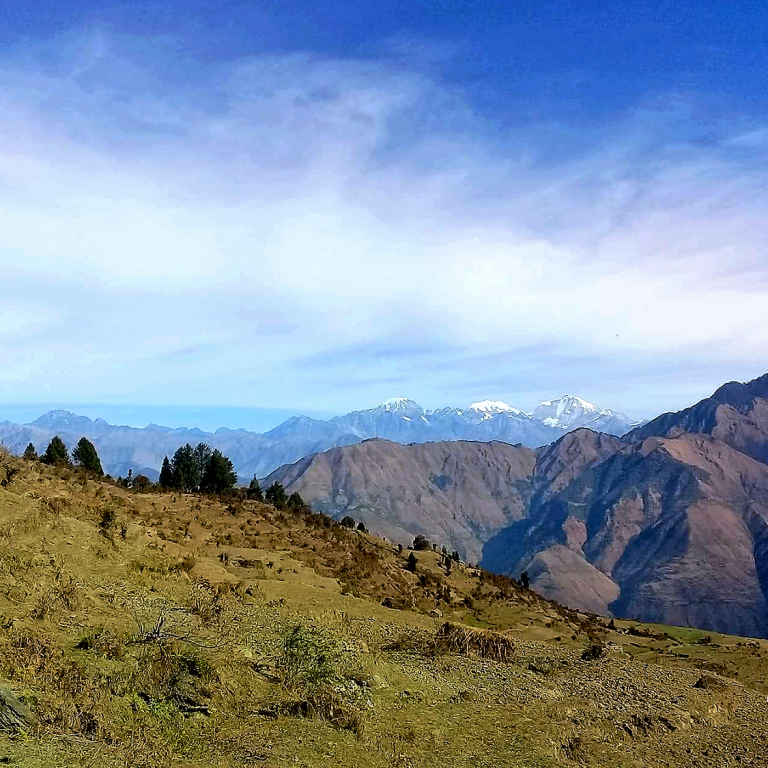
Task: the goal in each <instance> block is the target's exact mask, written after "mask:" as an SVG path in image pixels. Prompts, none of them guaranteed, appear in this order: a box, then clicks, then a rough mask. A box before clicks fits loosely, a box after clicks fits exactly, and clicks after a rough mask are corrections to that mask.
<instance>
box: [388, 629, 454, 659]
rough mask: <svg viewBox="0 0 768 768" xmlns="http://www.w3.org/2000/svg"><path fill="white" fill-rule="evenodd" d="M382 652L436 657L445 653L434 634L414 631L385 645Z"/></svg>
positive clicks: (401, 635) (398, 636) (404, 633)
mask: <svg viewBox="0 0 768 768" xmlns="http://www.w3.org/2000/svg"><path fill="white" fill-rule="evenodd" d="M382 650H383V651H404V652H406V653H416V654H419V655H421V656H436V655H439V654H440V653H442V652H443V651H444V647H443V645H442V644H441V643H439V642H438V638H437V636H436V635H435V634H434V633H432V632H424V631H423V630H420V629H413V630H409V631H408V632H402V633H400V634H399V635H397V636H396V637H395V638H394V639H393V640H390V641H389V642H387V643H385V644H384V645H383V646H382Z"/></svg>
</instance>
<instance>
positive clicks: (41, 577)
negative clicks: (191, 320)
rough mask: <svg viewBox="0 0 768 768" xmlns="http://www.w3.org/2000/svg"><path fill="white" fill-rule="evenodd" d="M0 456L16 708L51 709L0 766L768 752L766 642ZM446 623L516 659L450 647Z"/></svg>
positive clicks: (337, 531)
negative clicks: (442, 630)
mask: <svg viewBox="0 0 768 768" xmlns="http://www.w3.org/2000/svg"><path fill="white" fill-rule="evenodd" d="M0 464H1V465H2V468H3V469H2V473H0V628H1V629H0V677H2V680H1V681H0V693H2V697H0V702H1V701H6V702H8V701H15V702H16V703H17V704H19V705H20V706H21V707H23V706H24V705H26V706H27V707H28V708H29V709H30V710H31V712H32V716H33V717H34V721H33V722H31V723H30V724H29V726H28V727H27V728H26V729H24V730H23V731H22V732H19V731H18V730H17V731H15V732H14V731H6V732H5V733H4V734H3V735H2V736H0V761H2V762H3V763H6V764H12V765H19V766H30V767H32V766H83V765H91V766H147V768H154V767H155V766H174V767H176V766H177V767H178V768H181V767H182V766H184V767H186V768H189V767H190V766H209V765H212V764H215V765H221V766H246V765H247V766H252V765H266V766H307V768H309V766H323V765H328V766H350V767H352V766H373V767H374V768H376V767H378V766H380V767H381V768H384V767H385V766H387V768H389V767H390V766H402V767H403V768H407V767H412V768H419V767H421V766H425V767H426V766H445V765H452V766H467V767H469V766H488V768H490V767H491V766H494V767H497V766H531V767H533V766H538V767H542V768H543V767H550V766H551V767H554V766H577V765H581V766H605V767H606V768H609V767H610V768H622V767H624V766H626V767H627V768H629V767H630V766H632V768H641V767H642V766H659V765H675V766H679V767H683V768H685V767H686V766H697V767H698V766H706V765H711V766H731V765H732V766H736V765H739V766H762V765H764V754H765V750H766V748H767V747H768V729H766V726H765V711H766V704H765V696H766V692H768V689H767V688H766V679H768V675H766V672H768V643H766V642H764V641H751V640H742V639H740V638H735V637H726V636H721V635H713V634H710V635H706V634H705V633H703V632H699V631H693V630H686V629H675V628H672V627H654V626H644V625H639V624H635V623H629V622H620V621H617V622H615V623H613V624H609V622H608V620H607V619H601V618H599V617H596V616H589V615H586V614H577V613H575V612H573V611H569V610H567V609H564V608H562V607H560V606H558V605H556V604H554V603H552V602H549V601H546V600H543V599H541V598H539V597H538V596H536V595H535V594H534V593H532V592H529V591H527V590H524V589H522V588H521V587H520V586H519V585H517V584H516V583H515V582H512V581H510V580H505V579H503V578H502V577H495V576H493V575H492V574H488V573H484V572H482V571H480V570H478V569H476V568H472V567H469V566H466V565H465V564H462V563H455V564H452V565H451V566H450V567H449V566H446V565H445V560H444V558H443V557H442V555H441V554H440V553H439V552H436V551H419V552H416V553H415V555H416V556H417V564H416V567H415V572H414V573H412V572H410V571H409V570H408V569H407V568H406V555H407V554H408V552H407V551H405V552H402V553H400V552H399V551H398V548H397V547H394V546H393V545H391V544H390V543H389V542H386V541H383V540H381V539H378V538H376V537H374V536H370V535H368V534H365V533H362V532H359V531H351V530H348V529H344V528H342V527H340V526H338V525H335V524H333V523H332V522H331V521H330V520H328V519H327V518H324V517H322V516H318V515H314V514H312V513H309V512H306V511H304V512H295V513H288V512H287V511H280V510H277V509H275V508H273V507H270V506H268V505H264V504H260V503H258V502H249V501H244V500H242V499H238V498H230V499H222V500H218V499H214V498H207V497H200V496H180V495H173V494H149V493H146V494H138V493H133V492H130V491H128V490H126V489H124V488H118V487H115V486H114V485H110V484H102V483H99V482H96V481H94V480H92V479H89V478H87V477H85V476H83V475H78V474H74V473H72V472H70V471H69V470H51V469H48V468H44V467H41V466H39V465H37V464H26V463H23V462H20V461H18V460H11V459H3V460H2V461H0ZM430 612H432V615H430ZM441 614H442V615H441ZM448 619H450V620H451V621H454V622H458V626H465V627H468V628H471V627H473V626H474V627H477V626H480V627H488V628H495V629H497V630H501V631H502V632H505V633H506V634H505V635H503V637H505V638H507V640H505V642H509V639H511V643H512V648H513V653H512V656H511V658H510V659H509V660H508V661H507V662H506V663H504V662H501V661H495V660H493V659H492V658H482V657H479V656H477V655H475V653H473V652H471V651H470V652H468V653H460V652H457V651H456V650H452V649H448V648H442V647H441V646H440V645H439V644H438V642H437V641H436V638H437V632H436V630H437V629H438V628H439V627H440V626H441V623H442V622H444V621H445V620H448ZM297 625H301V627H303V629H302V630H301V632H303V633H304V634H301V633H300V634H299V635H298V636H299V637H301V638H303V640H302V642H301V643H299V644H295V645H293V646H291V645H289V644H288V640H289V639H290V638H291V637H296V635H295V628H296V626H297ZM468 631H471V630H468ZM313 638H314V640H313ZM313 642H316V643H319V644H320V646H321V647H322V650H323V654H325V658H326V660H327V659H331V658H332V659H333V664H325V661H323V662H322V663H320V662H318V659H319V657H317V656H312V654H311V651H312V648H313V645H312V643H313ZM286 649H289V650H286ZM290 649H292V650H290ZM585 650H589V652H588V653H586V654H585ZM289 651H290V652H289ZM582 656H586V657H585V658H582ZM307 659H312V660H314V661H315V662H317V663H316V665H315V667H313V669H317V668H319V667H322V666H323V665H325V666H328V667H329V669H328V674H327V676H326V677H325V678H324V679H323V680H321V681H317V680H310V679H303V678H301V675H300V674H298V673H299V672H301V673H302V674H304V673H306V671H307V670H306V667H304V666H302V663H303V662H304V661H306V660H307ZM297 681H298V682H297ZM0 708H2V704H1V703H0ZM1 722H2V720H1V719H0V723H1Z"/></svg>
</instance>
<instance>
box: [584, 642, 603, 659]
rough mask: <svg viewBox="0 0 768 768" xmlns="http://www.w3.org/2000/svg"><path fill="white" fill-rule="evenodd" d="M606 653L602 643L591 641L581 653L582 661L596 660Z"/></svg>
mask: <svg viewBox="0 0 768 768" xmlns="http://www.w3.org/2000/svg"><path fill="white" fill-rule="evenodd" d="M607 655H608V651H607V649H606V647H605V646H604V645H603V643H601V642H599V641H597V642H591V643H590V644H589V645H588V646H587V647H586V648H585V649H584V651H583V653H582V654H581V658H582V660H583V661H598V659H602V658H604V657H605V656H607Z"/></svg>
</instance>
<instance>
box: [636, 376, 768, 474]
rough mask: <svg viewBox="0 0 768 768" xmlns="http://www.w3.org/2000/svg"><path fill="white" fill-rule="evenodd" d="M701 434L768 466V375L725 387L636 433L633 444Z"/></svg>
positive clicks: (642, 427) (666, 414)
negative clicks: (651, 436) (641, 440)
mask: <svg viewBox="0 0 768 768" xmlns="http://www.w3.org/2000/svg"><path fill="white" fill-rule="evenodd" d="M687 432H700V433H704V434H708V435H712V437H714V438H716V439H718V440H722V441H723V442H724V443H727V444H728V445H730V446H731V447H733V448H735V449H736V450H738V451H741V452H742V453H746V454H747V456H751V457H752V458H754V459H757V460H758V461H762V462H763V463H768V374H765V375H764V376H761V377H760V378H758V379H754V380H753V381H750V382H747V383H746V384H741V383H740V382H737V381H732V382H730V383H728V384H724V385H723V386H722V387H720V389H718V390H717V391H716V392H715V393H714V394H713V395H712V396H711V397H708V398H706V399H705V400H702V401H701V402H699V403H697V404H696V405H693V406H691V407H690V408H686V409H685V410H683V411H678V412H677V413H665V414H662V415H661V416H658V417H657V418H655V419H653V421H649V422H648V423H647V424H645V425H643V426H640V427H638V428H636V429H635V430H633V431H632V432H631V433H630V434H629V435H628V437H629V438H630V439H633V440H638V439H642V438H643V437H648V436H650V435H659V436H663V437H676V436H677V435H681V434H684V433H687Z"/></svg>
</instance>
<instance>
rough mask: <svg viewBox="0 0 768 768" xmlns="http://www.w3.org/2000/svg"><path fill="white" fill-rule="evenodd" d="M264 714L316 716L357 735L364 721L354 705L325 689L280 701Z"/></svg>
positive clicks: (360, 733) (360, 734)
mask: <svg viewBox="0 0 768 768" xmlns="http://www.w3.org/2000/svg"><path fill="white" fill-rule="evenodd" d="M264 714H274V715H288V716H291V717H316V718H318V719H319V720H323V721H324V722H326V723H328V724H329V725H331V726H332V727H334V728H338V729H339V730H344V731H352V733H354V734H355V735H357V736H362V733H363V726H364V722H365V719H364V717H363V715H362V713H361V712H360V711H359V710H358V709H357V708H356V707H354V706H352V705H350V704H348V703H347V702H346V701H344V699H342V698H341V696H339V694H337V693H335V692H334V691H330V690H327V689H321V690H318V691H315V692H313V693H310V694H308V695H307V696H305V697H303V698H301V699H294V700H291V701H284V702H281V703H280V704H278V705H277V706H275V707H273V708H271V709H268V710H265V711H264Z"/></svg>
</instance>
